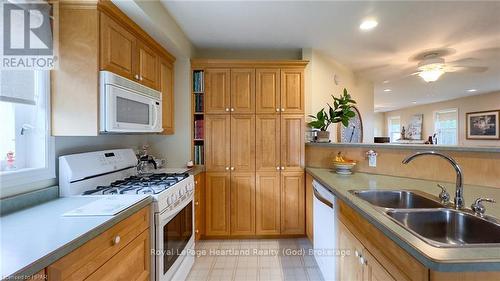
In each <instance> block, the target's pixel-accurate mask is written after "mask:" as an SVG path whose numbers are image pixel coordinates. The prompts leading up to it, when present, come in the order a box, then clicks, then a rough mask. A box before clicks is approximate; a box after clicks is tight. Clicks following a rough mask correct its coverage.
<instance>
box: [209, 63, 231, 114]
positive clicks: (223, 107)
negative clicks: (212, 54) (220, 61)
mask: <svg viewBox="0 0 500 281" xmlns="http://www.w3.org/2000/svg"><path fill="white" fill-rule="evenodd" d="M230 73H231V71H230V70H229V69H228V68H208V69H206V70H205V113H206V114H222V113H227V114H229V113H230V111H229V110H230V107H231V100H230V99H231V96H230V87H231V83H230Z"/></svg>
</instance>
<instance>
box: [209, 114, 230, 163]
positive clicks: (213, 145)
mask: <svg viewBox="0 0 500 281" xmlns="http://www.w3.org/2000/svg"><path fill="white" fill-rule="evenodd" d="M230 120H231V119H230V116H229V115H207V116H205V121H204V122H205V168H206V170H207V171H208V172H216V171H218V172H222V171H228V170H229V165H230V164H231V158H230V157H231V154H230V153H231V149H230V144H231V134H230V129H231V127H230V122H231V121H230Z"/></svg>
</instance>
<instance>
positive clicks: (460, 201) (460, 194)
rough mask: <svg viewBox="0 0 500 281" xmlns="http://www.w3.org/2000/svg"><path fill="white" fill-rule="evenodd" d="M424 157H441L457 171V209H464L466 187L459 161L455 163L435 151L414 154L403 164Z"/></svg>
mask: <svg viewBox="0 0 500 281" xmlns="http://www.w3.org/2000/svg"><path fill="white" fill-rule="evenodd" d="M423 155H434V156H439V157H441V158H444V159H446V160H448V162H449V163H450V164H451V165H452V166H453V168H454V169H455V172H456V173H457V181H456V191H455V200H454V202H455V209H463V208H464V186H463V176H462V169H460V166H458V163H457V161H455V160H454V159H453V158H451V157H449V156H447V155H444V154H441V153H439V152H435V151H422V152H417V153H414V154H412V155H410V156H408V157H406V158H405V159H404V160H403V164H408V163H410V161H412V160H413V159H415V158H416V157H419V156H423Z"/></svg>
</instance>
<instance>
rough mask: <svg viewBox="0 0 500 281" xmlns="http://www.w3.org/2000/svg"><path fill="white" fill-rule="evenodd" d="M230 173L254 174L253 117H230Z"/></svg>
mask: <svg viewBox="0 0 500 281" xmlns="http://www.w3.org/2000/svg"><path fill="white" fill-rule="evenodd" d="M231 172H255V115H232V116H231Z"/></svg>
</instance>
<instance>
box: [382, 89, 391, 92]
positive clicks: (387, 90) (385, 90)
mask: <svg viewBox="0 0 500 281" xmlns="http://www.w3.org/2000/svg"><path fill="white" fill-rule="evenodd" d="M384 92H392V90H391V89H384Z"/></svg>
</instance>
